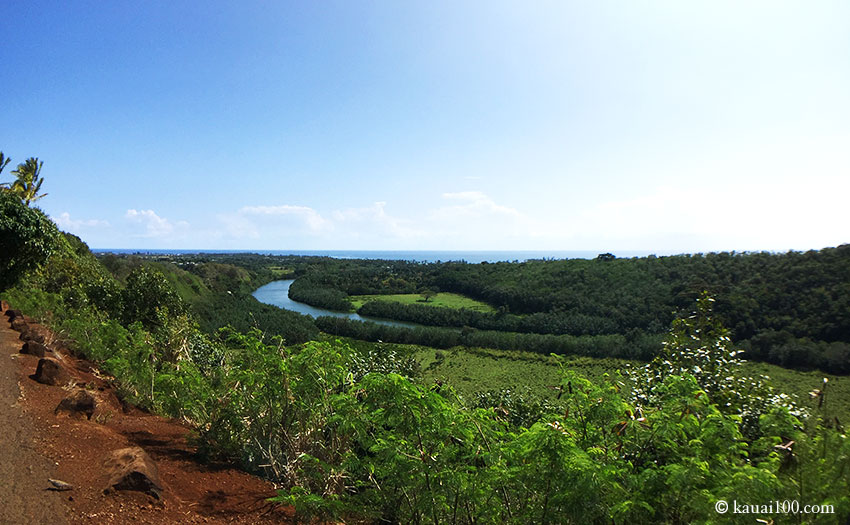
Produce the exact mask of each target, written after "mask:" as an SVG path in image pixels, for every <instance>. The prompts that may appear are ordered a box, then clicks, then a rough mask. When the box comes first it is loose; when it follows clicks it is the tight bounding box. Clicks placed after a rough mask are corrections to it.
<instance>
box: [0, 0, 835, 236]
mask: <svg viewBox="0 0 850 525" xmlns="http://www.w3.org/2000/svg"><path fill="white" fill-rule="evenodd" d="M11 4H12V5H7V6H5V9H4V17H3V22H4V24H3V26H4V27H3V31H2V32H0V59H2V60H1V61H0V63H2V68H0V86H2V88H0V93H2V94H0V102H2V104H0V111H1V112H2V113H1V114H2V118H3V125H2V126H0V150H2V151H3V152H4V153H5V154H6V155H7V156H10V157H12V159H13V163H17V162H21V161H23V160H24V159H25V158H26V157H29V156H38V157H39V158H41V159H42V160H43V161H44V169H43V175H44V177H45V183H44V189H45V190H46V191H47V192H48V193H49V195H48V196H47V197H45V198H44V199H43V200H41V201H39V204H40V206H41V208H42V209H43V210H44V211H45V212H47V213H48V214H49V215H50V216H51V217H53V219H54V220H56V221H57V223H58V224H59V225H60V226H61V227H62V228H63V229H66V230H68V231H71V232H73V233H75V234H77V235H79V236H81V237H82V238H83V240H85V241H86V242H88V243H89V245H90V246H92V247H95V248H208V249H217V248H219V249H281V250H283V249H387V250H389V249H421V250H427V249H434V250H448V249H455V250H481V249H493V250H507V249H517V250H530V249H539V250H600V251H616V250H646V251H659V252H662V251H670V252H685V251H688V252H697V251H712V250H762V249H766V250H778V251H782V250H787V249H811V248H815V249H817V248H822V247H826V246H835V245H838V244H842V243H846V242H850V234H848V229H847V225H848V224H850V206H848V205H847V204H846V200H847V195H848V194H850V96H848V93H850V31H848V30H847V21H848V20H850V3H848V2H845V1H836V2H828V1H823V2H815V3H812V2H776V1H773V2H732V1H730V2H724V1H716V0H715V1H711V2H707V1H706V2H681V1H669V2H658V1H653V2H626V1H619V2H605V1H598V2H560V1H559V2H535V3H528V2H497V1H487V2H448V1H446V2H389V1H386V2H352V1H339V2H297V3H296V2H248V1H246V2H170V1H168V2H154V1H151V2H122V1H115V2H82V1H79V2H78V1H75V2H62V1H56V2H37V1H36V2H12V3H11ZM3 175H4V177H3V178H4V180H8V179H9V178H10V175H9V174H8V172H5V173H4V174H3Z"/></svg>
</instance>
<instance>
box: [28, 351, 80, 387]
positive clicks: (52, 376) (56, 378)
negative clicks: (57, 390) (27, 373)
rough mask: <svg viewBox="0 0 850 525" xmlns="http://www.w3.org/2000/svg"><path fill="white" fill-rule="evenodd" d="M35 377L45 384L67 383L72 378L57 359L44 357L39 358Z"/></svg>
mask: <svg viewBox="0 0 850 525" xmlns="http://www.w3.org/2000/svg"><path fill="white" fill-rule="evenodd" d="M33 379H35V380H36V381H38V382H39V383H41V384H43V385H60V386H61V385H65V384H67V383H68V381H70V380H71V376H70V375H69V374H68V372H67V371H66V370H65V369H64V368H62V365H60V364H59V362H57V361H56V360H55V359H51V358H49V357H42V358H41V359H39V360H38V366H37V367H36V369H35V375H34V376H33Z"/></svg>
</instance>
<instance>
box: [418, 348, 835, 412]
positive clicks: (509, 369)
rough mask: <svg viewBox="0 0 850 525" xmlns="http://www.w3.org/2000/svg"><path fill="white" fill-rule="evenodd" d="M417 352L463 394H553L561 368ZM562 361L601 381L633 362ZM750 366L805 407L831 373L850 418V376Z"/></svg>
mask: <svg viewBox="0 0 850 525" xmlns="http://www.w3.org/2000/svg"><path fill="white" fill-rule="evenodd" d="M415 355H416V357H417V359H418V360H419V361H420V363H421V364H422V370H423V376H424V379H425V381H426V382H428V383H431V382H433V381H435V380H441V381H445V382H447V383H448V384H450V385H452V386H453V387H454V388H455V389H456V390H458V392H460V393H461V394H462V395H464V396H465V397H471V396H472V395H473V394H474V393H475V392H480V391H486V390H495V389H500V388H512V389H517V388H519V389H524V388H525V387H528V388H530V389H531V391H532V392H534V393H537V394H539V395H543V396H552V395H554V391H553V390H552V389H550V388H548V387H549V386H551V385H556V384H558V382H559V379H558V378H559V370H558V366H557V364H556V362H555V360H554V359H553V358H550V357H545V356H540V355H537V354H529V353H527V352H517V351H501V350H488V349H451V350H445V351H440V350H435V349H433V348H425V347H417V350H416V354H415ZM438 355H442V356H443V359H438V358H437V356H438ZM564 363H565V365H566V366H569V367H571V368H572V369H574V370H576V371H578V372H579V373H581V374H582V375H584V376H585V377H587V378H588V379H590V380H599V379H601V378H603V376H604V375H605V374H609V377H610V378H611V379H612V380H614V379H616V378H617V374H616V373H617V371H618V370H620V369H621V368H622V367H624V366H625V364H626V363H629V361H626V360H622V359H612V358H605V359H594V358H590V357H567V358H566V359H565V361H564ZM635 364H638V365H639V364H640V363H635ZM746 370H747V372H748V373H749V374H751V375H767V376H769V377H770V379H771V383H772V384H773V386H774V388H775V389H776V390H777V391H779V392H784V393H786V394H789V395H792V396H796V397H797V402H798V404H801V405H802V406H810V405H811V404H812V401H811V399H810V397H809V395H808V393H809V392H811V391H812V390H814V389H816V388H821V385H822V382H823V378H824V377H828V378H829V387H828V390H827V395H828V397H827V402H828V403H830V404H831V406H832V409H833V410H835V411H836V414H837V416H838V418H839V419H840V420H841V421H842V422H845V421H850V377H846V376H834V375H828V374H823V373H822V372H817V371H815V372H800V371H797V370H789V369H786V368H782V367H779V366H776V365H771V364H766V363H756V362H750V363H747V364H746Z"/></svg>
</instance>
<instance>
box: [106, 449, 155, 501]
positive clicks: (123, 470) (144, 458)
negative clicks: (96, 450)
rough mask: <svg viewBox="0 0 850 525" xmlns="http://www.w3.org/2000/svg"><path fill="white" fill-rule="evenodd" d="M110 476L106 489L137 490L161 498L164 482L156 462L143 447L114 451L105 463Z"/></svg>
mask: <svg viewBox="0 0 850 525" xmlns="http://www.w3.org/2000/svg"><path fill="white" fill-rule="evenodd" d="M103 468H104V469H105V470H106V473H107V475H108V476H109V482H108V484H107V488H106V490H107V491H109V490H137V491H139V492H144V493H146V494H150V495H151V496H153V497H155V498H157V499H159V498H160V497H161V495H162V483H161V482H160V480H159V471H158V470H157V468H156V463H154V461H153V460H152V459H151V457H150V456H148V454H147V452H145V451H144V449H142V448H141V447H128V448H122V449H118V450H115V451H113V452H112V453H111V454H109V456H108V457H107V458H106V460H105V461H104V463H103Z"/></svg>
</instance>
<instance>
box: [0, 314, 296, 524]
mask: <svg viewBox="0 0 850 525" xmlns="http://www.w3.org/2000/svg"><path fill="white" fill-rule="evenodd" d="M3 314H5V309H3ZM25 319H26V321H28V325H29V327H30V328H32V327H35V329H36V330H38V331H40V332H42V333H43V334H44V335H45V336H46V337H45V346H46V347H47V348H48V350H49V351H48V354H47V355H46V357H51V358H53V359H55V361H56V362H58V364H59V365H60V367H61V368H62V370H63V371H65V372H67V373H68V377H70V379H67V377H66V378H65V380H64V381H62V382H61V383H60V384H59V385H47V384H42V383H39V382H37V381H36V380H35V379H34V375H33V374H34V373H35V371H36V368H37V366H38V363H39V359H40V358H39V357H38V356H36V355H29V354H21V353H20V352H21V350H22V346H23V343H22V341H20V340H19V332H17V331H14V330H12V329H11V327H10V322H9V317H7V316H6V315H2V317H0V363H2V364H0V429H1V430H0V432H2V433H3V434H4V436H3V438H2V439H0V479H2V480H3V483H0V501H2V502H3V505H0V523H4V524H6V523H9V524H16V523H22V524H24V523H60V524H61V523H71V524H77V523H98V524H110V523H114V524H119V523H120V524H123V523H139V524H156V525H159V524H163V525H164V524H175V523H237V524H249V523H250V524H272V523H278V524H279V523H291V522H292V509H290V508H285V507H281V506H278V505H274V504H271V503H269V502H267V501H266V500H267V498H269V497H270V496H273V495H275V491H274V486H273V485H272V484H271V483H269V482H267V481H265V480H262V479H260V478H257V477H255V476H251V475H249V474H246V473H244V472H241V471H239V470H236V469H234V468H232V467H229V466H222V465H218V466H217V465H208V464H204V463H202V462H200V461H198V460H197V459H196V457H195V455H194V449H193V448H192V447H191V446H190V445H189V444H188V443H187V440H186V438H187V436H188V435H189V433H190V431H189V429H188V428H187V427H185V426H183V425H182V424H180V423H179V422H177V421H174V420H169V419H165V418H162V417H159V416H154V415H151V414H148V413H145V412H143V411H141V410H138V409H135V408H132V407H126V406H122V404H121V402H120V401H119V400H118V398H117V397H116V396H115V393H114V391H113V389H112V388H111V386H110V384H109V382H108V381H107V380H106V379H104V378H103V377H102V376H101V375H100V373H99V372H98V371H97V369H96V368H95V367H94V366H93V365H92V364H91V363H89V362H87V361H85V360H81V359H77V358H76V357H74V356H72V355H71V354H70V352H68V351H67V350H65V349H63V348H61V346H62V345H61V342H58V341H55V340H54V337H53V334H50V333H49V332H48V331H46V330H44V329H43V328H42V327H38V326H37V325H35V323H33V322H32V320H31V319H28V318H25ZM80 391H85V393H87V394H90V395H91V396H92V397H93V398H94V399H95V400H96V407H95V408H94V410H93V412H92V411H89V413H88V414H85V413H71V414H70V415H69V414H68V413H66V412H65V411H60V412H59V413H58V414H57V413H55V410H56V407H57V406H58V405H59V404H60V402H61V401H62V400H63V399H65V398H66V397H68V396H69V395H71V394H73V393H75V392H80ZM88 416H91V419H89V418H88ZM128 447H141V448H142V449H143V450H144V451H145V452H146V453H147V454H148V455H149V456H150V458H152V459H153V461H154V463H155V465H156V470H158V474H159V480H160V485H161V488H162V490H161V491H160V496H161V497H160V498H157V497H155V495H152V494H149V493H144V492H140V491H136V490H110V491H106V492H105V489H106V488H107V487H108V486H109V482H110V479H109V476H110V474H109V472H107V471H106V470H105V467H104V462H105V461H106V459H107V457H108V456H109V454H110V453H111V452H113V451H115V450H118V449H124V448H128ZM49 479H54V480H61V481H62V482H65V483H69V484H70V485H71V486H73V489H71V490H67V491H56V490H54V489H55V487H53V486H52V484H51V482H50V481H49Z"/></svg>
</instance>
